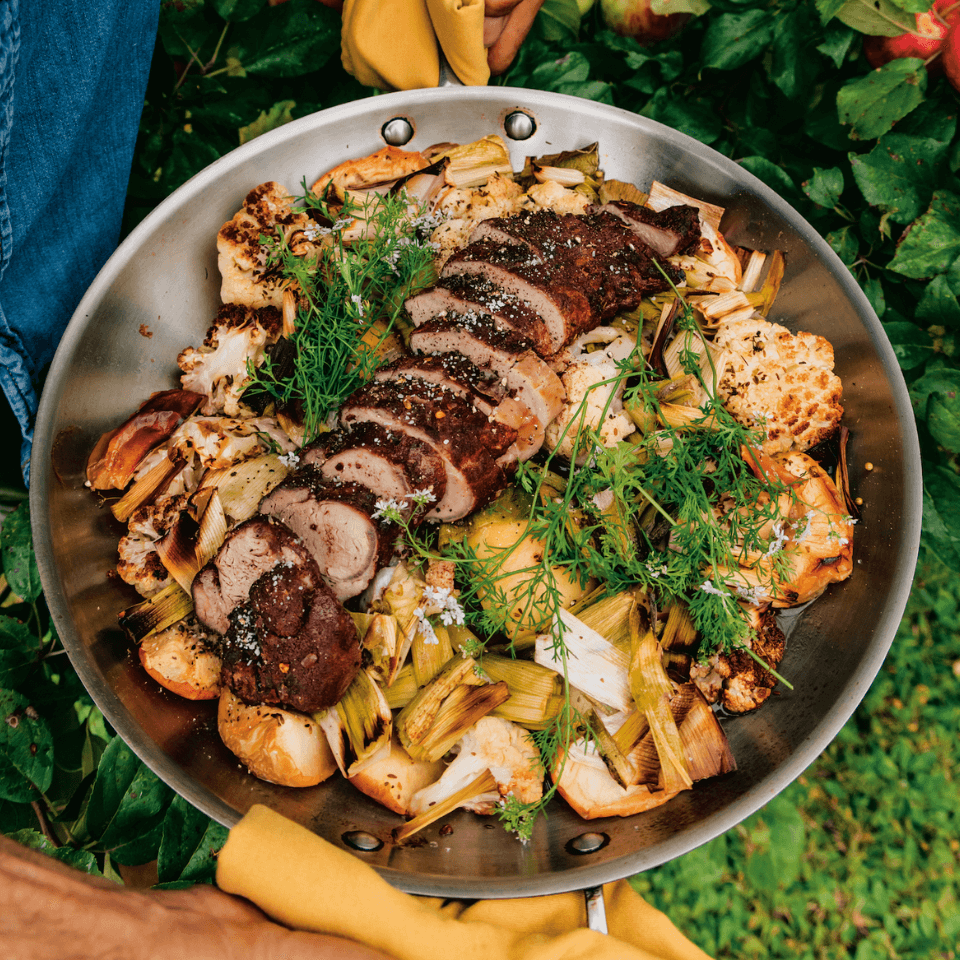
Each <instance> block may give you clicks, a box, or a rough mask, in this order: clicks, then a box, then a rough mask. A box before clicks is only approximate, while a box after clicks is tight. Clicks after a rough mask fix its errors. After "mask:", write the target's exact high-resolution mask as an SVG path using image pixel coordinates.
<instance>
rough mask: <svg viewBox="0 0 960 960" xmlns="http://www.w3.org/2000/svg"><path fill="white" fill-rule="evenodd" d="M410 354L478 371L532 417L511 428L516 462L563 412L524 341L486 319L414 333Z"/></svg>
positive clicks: (447, 320) (464, 319) (444, 320)
mask: <svg viewBox="0 0 960 960" xmlns="http://www.w3.org/2000/svg"><path fill="white" fill-rule="evenodd" d="M410 349H411V350H413V351H414V352H416V353H427V354H435V353H439V354H445V353H448V352H450V351H456V352H457V353H460V354H463V356H465V357H467V358H468V359H469V360H471V361H472V362H473V363H474V364H476V365H477V366H478V367H480V368H481V369H482V370H489V371H491V372H492V373H493V375H494V376H495V377H496V378H497V379H498V380H499V381H500V383H501V384H502V385H503V386H504V387H506V389H507V390H509V391H511V393H513V394H514V396H515V398H516V400H517V401H519V403H520V404H522V405H523V407H525V408H526V409H527V410H528V411H529V413H530V415H532V420H531V419H530V417H523V416H521V419H520V421H519V422H518V423H515V424H514V426H516V427H517V429H518V431H519V440H518V445H519V446H520V448H521V459H528V458H529V457H531V456H533V454H534V453H536V451H537V450H539V449H540V446H541V444H542V443H543V432H544V430H545V429H546V428H547V425H548V424H549V423H550V422H551V421H552V420H553V419H554V418H555V417H556V416H557V414H558V413H559V412H560V410H561V408H562V407H563V401H564V398H565V396H566V393H565V391H564V389H563V384H562V383H561V381H560V378H559V377H558V376H557V375H556V374H555V373H554V372H553V371H552V370H551V369H550V367H549V366H547V364H546V363H545V362H544V361H543V360H542V359H540V357H539V356H537V354H536V353H535V352H534V350H533V346H532V344H531V343H530V341H529V340H527V339H525V338H524V337H521V336H520V335H518V334H516V333H513V332H510V331H506V330H500V329H498V328H497V327H496V325H495V324H494V323H493V320H492V318H490V317H489V316H485V315H482V314H476V313H469V314H465V315H458V314H448V315H447V316H446V317H437V318H435V319H433V320H428V321H427V322H426V323H424V324H422V325H421V326H419V327H418V328H417V329H416V330H414V331H413V332H412V333H411V334H410ZM521 414H522V411H521ZM504 415H505V411H504Z"/></svg>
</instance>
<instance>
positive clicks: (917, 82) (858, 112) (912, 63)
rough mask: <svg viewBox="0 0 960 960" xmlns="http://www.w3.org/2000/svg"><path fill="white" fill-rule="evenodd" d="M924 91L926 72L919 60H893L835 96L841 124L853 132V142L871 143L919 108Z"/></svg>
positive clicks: (851, 82)
mask: <svg viewBox="0 0 960 960" xmlns="http://www.w3.org/2000/svg"><path fill="white" fill-rule="evenodd" d="M926 89H927V71H926V68H925V67H924V65H923V61H922V60H918V59H917V58H915V57H904V58H903V59H901V60H892V61H890V63H885V64H884V65H883V66H882V67H880V69H879V70H872V71H871V72H870V73H868V74H867V75H866V76H865V77H860V78H858V79H856V80H851V81H849V82H848V83H846V84H845V85H844V86H843V87H841V89H840V93H839V94H837V112H838V114H839V116H840V122H841V123H844V124H849V125H850V126H851V127H852V128H853V133H852V134H851V136H853V137H854V138H857V139H860V140H874V139H876V138H877V137H881V136H883V134H885V133H886V132H887V131H888V130H889V129H890V128H891V127H892V126H893V125H894V124H895V123H896V122H897V121H898V120H899V119H901V117H905V116H906V115H907V114H908V113H909V112H910V111H911V110H913V109H914V108H915V107H917V106H919V104H920V103H921V102H922V101H923V94H924V91H925V90H926Z"/></svg>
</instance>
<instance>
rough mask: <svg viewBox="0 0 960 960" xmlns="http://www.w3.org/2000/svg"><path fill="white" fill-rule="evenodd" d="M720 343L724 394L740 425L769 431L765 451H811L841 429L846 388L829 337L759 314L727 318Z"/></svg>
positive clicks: (717, 338) (717, 341)
mask: <svg viewBox="0 0 960 960" xmlns="http://www.w3.org/2000/svg"><path fill="white" fill-rule="evenodd" d="M714 343H715V344H716V346H717V347H720V348H721V349H722V350H723V355H722V357H721V359H720V362H719V364H718V372H719V374H720V382H719V388H718V394H719V397H720V399H721V401H722V402H723V404H724V406H725V407H726V408H727V409H728V410H729V411H730V412H731V413H732V414H733V415H734V417H736V418H737V420H738V421H740V423H742V424H744V426H747V427H760V428H761V429H762V430H763V432H764V435H765V438H764V440H763V444H762V446H763V451H764V453H768V454H771V455H773V454H777V453H785V452H787V451H789V450H800V451H803V450H808V449H809V448H810V447H812V446H813V445H814V444H816V443H819V441H821V440H823V439H824V438H825V437H828V436H830V434H831V433H833V432H834V430H836V428H837V426H838V424H839V423H840V417H841V415H842V414H843V409H842V408H841V406H840V398H841V396H842V392H843V387H842V385H841V383H840V378H839V377H837V376H836V374H834V372H833V347H832V346H831V345H830V343H829V342H828V341H827V340H825V339H824V338H823V337H820V336H816V335H815V334H812V333H797V334H792V333H791V332H790V331H789V330H787V329H786V327H781V326H780V325H779V324H776V323H770V322H769V321H767V320H764V319H763V317H760V316H755V317H750V318H749V319H740V320H732V321H726V320H721V322H720V325H719V326H718V327H717V332H716V336H715V338H714Z"/></svg>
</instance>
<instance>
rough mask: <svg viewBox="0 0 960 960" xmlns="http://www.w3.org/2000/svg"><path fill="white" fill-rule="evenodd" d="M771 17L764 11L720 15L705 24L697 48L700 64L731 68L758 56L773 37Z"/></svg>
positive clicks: (772, 17)
mask: <svg viewBox="0 0 960 960" xmlns="http://www.w3.org/2000/svg"><path fill="white" fill-rule="evenodd" d="M775 19H776V15H775V14H773V13H772V12H770V11H768V10H747V11H745V12H744V13H723V14H721V15H720V16H719V17H717V18H716V20H712V21H711V22H710V25H709V26H708V27H707V32H706V35H705V36H704V38H703V44H702V46H701V47H700V65H701V67H714V68H715V69H717V70H733V69H734V68H736V67H739V66H742V65H743V64H745V63H747V62H748V61H750V60H752V59H753V58H754V57H759V56H760V54H761V53H763V51H764V50H765V49H766V48H767V46H768V45H769V44H770V41H771V39H772V38H773V28H774V21H775Z"/></svg>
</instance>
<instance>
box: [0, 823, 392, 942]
mask: <svg viewBox="0 0 960 960" xmlns="http://www.w3.org/2000/svg"><path fill="white" fill-rule="evenodd" d="M0 943H3V955H4V957H5V958H7V960H114V958H116V960H121V958H122V960H182V958H183V957H190V958H191V960H276V958H277V957H283V958H284V960H390V958H389V957H388V956H387V955H386V954H384V953H381V952H380V951H378V950H373V949H370V948H369V947H365V946H362V945H361V944H357V943H354V942H353V941H350V940H344V939H343V938H341V937H333V936H326V935H323V934H315V933H303V932H301V931H294V930H288V929H287V928H286V927H282V926H280V925H279V924H276V923H273V922H272V921H271V920H269V919H268V918H267V917H266V916H265V915H264V914H263V913H261V911H260V910H258V909H257V908H256V907H254V906H252V905H251V904H249V903H247V902H246V901H245V900H241V899H239V898H237V897H231V896H229V895H227V894H225V893H222V892H221V891H220V890H217V889H216V888H214V887H207V886H203V887H193V888H191V889H188V890H170V891H149V890H130V889H126V888H123V887H118V886H117V885H116V884H113V883H111V882H110V881H109V880H104V879H102V878H100V877H90V876H88V875H87V874H84V873H82V872H80V871H79V870H74V869H72V868H71V867H68V866H65V865H64V864H62V863H59V862H57V861H56V860H52V859H51V858H49V857H47V856H44V855H43V854H42V853H38V852H36V851H35V850H28V849H26V848H24V847H22V846H20V845H19V844H17V843H14V842H13V841H12V840H9V839H7V838H6V837H0Z"/></svg>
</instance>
